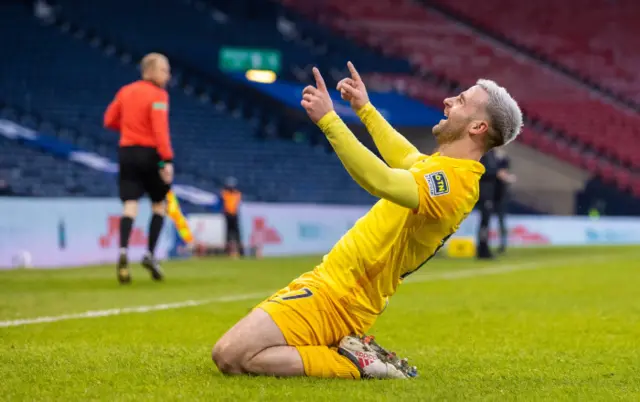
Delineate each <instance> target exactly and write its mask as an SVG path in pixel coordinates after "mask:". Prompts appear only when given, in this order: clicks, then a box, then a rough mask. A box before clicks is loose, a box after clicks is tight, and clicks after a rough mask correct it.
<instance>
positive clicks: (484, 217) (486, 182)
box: [476, 150, 498, 259]
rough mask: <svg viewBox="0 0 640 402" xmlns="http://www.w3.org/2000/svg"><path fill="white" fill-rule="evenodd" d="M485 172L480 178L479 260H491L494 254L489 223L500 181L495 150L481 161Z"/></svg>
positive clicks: (478, 203) (477, 255) (477, 253)
mask: <svg viewBox="0 0 640 402" xmlns="http://www.w3.org/2000/svg"><path fill="white" fill-rule="evenodd" d="M480 163H482V165H483V166H484V169H485V172H484V174H483V175H482V177H481V178H480V197H479V198H478V202H477V204H476V205H477V206H478V208H479V209H480V228H479V229H478V241H477V249H476V257H477V258H478V259H491V258H493V254H492V253H491V250H490V249H489V223H490V222H491V213H492V212H493V208H494V205H493V204H494V194H495V188H496V182H497V180H498V178H497V173H498V159H497V158H496V154H495V152H494V151H493V150H491V151H489V152H487V153H486V154H484V156H483V157H482V158H481V159H480Z"/></svg>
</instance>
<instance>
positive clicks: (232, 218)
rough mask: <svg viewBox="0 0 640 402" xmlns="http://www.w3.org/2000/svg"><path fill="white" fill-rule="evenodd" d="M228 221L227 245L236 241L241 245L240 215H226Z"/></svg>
mask: <svg viewBox="0 0 640 402" xmlns="http://www.w3.org/2000/svg"><path fill="white" fill-rule="evenodd" d="M224 217H225V218H226V220H227V243H229V242H230V241H235V242H237V243H240V222H239V221H238V215H230V214H224Z"/></svg>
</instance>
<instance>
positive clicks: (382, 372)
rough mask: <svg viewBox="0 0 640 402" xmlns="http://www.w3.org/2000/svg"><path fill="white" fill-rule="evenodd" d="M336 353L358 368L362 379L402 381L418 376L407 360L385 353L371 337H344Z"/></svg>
mask: <svg viewBox="0 0 640 402" xmlns="http://www.w3.org/2000/svg"><path fill="white" fill-rule="evenodd" d="M338 353H340V354H341V355H342V356H345V357H347V358H348V359H349V360H351V361H352V362H353V364H355V365H356V367H358V370H360V376H361V377H362V378H363V379H369V378H396V379H403V378H414V377H417V375H418V370H417V369H416V368H415V367H411V366H409V364H407V359H399V358H398V357H397V356H396V354H395V353H390V352H387V351H386V350H385V349H383V348H382V347H381V346H380V345H378V344H377V343H375V342H374V340H373V336H362V337H360V336H353V335H350V336H345V337H344V338H342V340H341V341H340V345H339V347H338Z"/></svg>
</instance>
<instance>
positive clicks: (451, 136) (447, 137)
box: [431, 120, 464, 145]
mask: <svg viewBox="0 0 640 402" xmlns="http://www.w3.org/2000/svg"><path fill="white" fill-rule="evenodd" d="M462 128H464V126H462V127H456V126H455V125H454V124H453V123H452V122H451V121H449V120H445V121H443V122H441V123H438V124H437V125H436V126H434V127H433V129H432V130H431V131H432V132H433V136H434V137H435V138H436V142H437V143H438V145H445V144H451V143H452V142H455V141H458V140H459V139H461V138H462V137H463V136H464V130H463V129H462Z"/></svg>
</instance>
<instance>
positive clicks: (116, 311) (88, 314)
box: [0, 292, 269, 328]
mask: <svg viewBox="0 0 640 402" xmlns="http://www.w3.org/2000/svg"><path fill="white" fill-rule="evenodd" d="M267 296H269V293H268V292H263V293H246V294H237V295H229V296H222V297H217V298H213V299H204V300H186V301H183V302H177V303H163V304H155V305H152V306H136V307H123V308H112V309H108V310H91V311H85V312H84V313H75V314H63V315H56V316H45V317H36V318H25V319H21V320H9V321H0V328H6V327H17V326H21V325H31V324H42V323H47V322H57V321H66V320H77V319H81V318H98V317H108V316H111V315H122V314H131V313H148V312H151V311H160V310H173V309H178V308H185V307H195V306H202V305H205V304H211V303H230V302H234V301H242V300H251V299H259V298H262V297H267Z"/></svg>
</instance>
